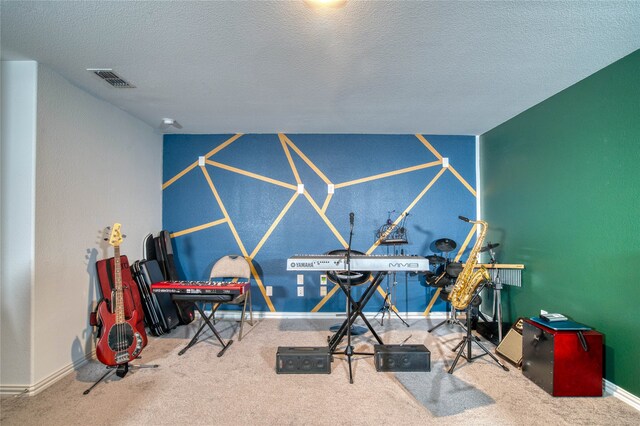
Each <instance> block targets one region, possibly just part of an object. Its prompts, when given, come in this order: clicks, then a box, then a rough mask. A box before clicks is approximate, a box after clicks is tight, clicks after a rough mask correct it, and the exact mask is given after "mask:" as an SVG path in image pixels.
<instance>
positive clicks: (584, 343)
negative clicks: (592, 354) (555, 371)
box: [578, 331, 589, 352]
mask: <svg viewBox="0 0 640 426" xmlns="http://www.w3.org/2000/svg"><path fill="white" fill-rule="evenodd" d="M578 340H579V341H580V345H581V346H582V349H583V350H584V351H585V352H589V346H588V345H587V339H585V338H584V334H582V331H578Z"/></svg>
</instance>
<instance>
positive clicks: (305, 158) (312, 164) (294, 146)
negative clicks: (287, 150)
mask: <svg viewBox="0 0 640 426" xmlns="http://www.w3.org/2000/svg"><path fill="white" fill-rule="evenodd" d="M282 138H283V139H284V140H285V141H286V142H287V144H288V145H289V146H290V147H291V149H293V150H294V151H295V152H296V154H298V155H299V156H300V158H302V160H303V161H304V162H305V163H307V165H308V166H309V167H310V168H311V170H313V171H314V172H316V174H317V175H318V176H319V177H320V179H322V180H323V181H324V183H326V184H327V185H330V184H331V181H330V180H329V178H327V176H325V174H324V173H322V171H321V170H320V169H319V168H318V167H317V166H316V165H315V164H314V163H313V162H312V161H311V160H309V158H308V157H307V156H306V155H304V154H303V153H302V151H301V150H300V149H299V148H298V147H297V146H296V144H294V143H293V142H291V139H289V137H288V136H287V135H285V134H282Z"/></svg>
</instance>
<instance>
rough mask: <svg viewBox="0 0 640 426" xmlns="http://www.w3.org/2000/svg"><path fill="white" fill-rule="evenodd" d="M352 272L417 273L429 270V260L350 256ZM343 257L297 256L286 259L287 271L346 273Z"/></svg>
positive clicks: (327, 255) (325, 255) (400, 257)
mask: <svg viewBox="0 0 640 426" xmlns="http://www.w3.org/2000/svg"><path fill="white" fill-rule="evenodd" d="M350 263H351V268H350V269H351V270H352V271H378V272H383V271H388V272H419V271H428V270H429V260H428V259H427V258H425V257H422V256H406V255H390V256H387V255H358V254H352V255H351V262H350ZM346 270H347V259H346V256H344V255H330V254H324V255H322V254H321V255H299V256H292V257H290V258H289V259H287V271H346Z"/></svg>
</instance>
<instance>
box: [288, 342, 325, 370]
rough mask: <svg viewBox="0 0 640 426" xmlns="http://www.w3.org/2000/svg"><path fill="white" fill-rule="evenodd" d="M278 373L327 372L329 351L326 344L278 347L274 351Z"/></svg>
mask: <svg viewBox="0 0 640 426" xmlns="http://www.w3.org/2000/svg"><path fill="white" fill-rule="evenodd" d="M276 373H278V374H329V373H331V353H330V352H329V347H327V346H321V347H316V346H298V347H288V346H280V347H278V352H277V353H276Z"/></svg>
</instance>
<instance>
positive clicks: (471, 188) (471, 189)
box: [448, 165, 476, 197]
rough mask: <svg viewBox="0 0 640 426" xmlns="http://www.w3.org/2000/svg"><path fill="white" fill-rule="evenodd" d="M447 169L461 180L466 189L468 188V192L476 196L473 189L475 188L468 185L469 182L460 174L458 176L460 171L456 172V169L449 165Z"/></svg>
mask: <svg viewBox="0 0 640 426" xmlns="http://www.w3.org/2000/svg"><path fill="white" fill-rule="evenodd" d="M448 169H449V170H450V171H451V173H453V175H454V176H455V177H457V178H458V180H459V181H460V182H462V184H463V185H464V186H466V187H467V189H468V190H469V192H471V193H472V194H473V196H474V197H475V196H476V190H475V189H473V187H472V186H471V185H469V183H468V182H467V181H466V180H465V179H464V178H463V177H462V176H460V173H458V171H457V170H456V169H454V168H453V166H451V165H449V167H448Z"/></svg>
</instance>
